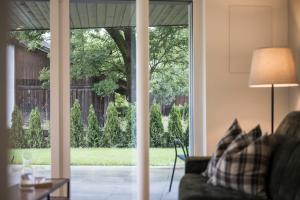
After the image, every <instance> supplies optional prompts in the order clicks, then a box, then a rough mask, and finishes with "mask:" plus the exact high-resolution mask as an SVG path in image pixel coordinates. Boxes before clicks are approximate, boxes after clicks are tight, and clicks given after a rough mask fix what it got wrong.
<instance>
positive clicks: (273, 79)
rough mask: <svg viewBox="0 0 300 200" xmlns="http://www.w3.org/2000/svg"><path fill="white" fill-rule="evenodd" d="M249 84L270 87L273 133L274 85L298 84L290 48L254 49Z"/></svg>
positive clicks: (272, 127) (272, 130) (288, 85)
mask: <svg viewBox="0 0 300 200" xmlns="http://www.w3.org/2000/svg"><path fill="white" fill-rule="evenodd" d="M249 86H250V87H270V88H271V133H274V87H292V86H298V81H297V77H296V68H295V62H294V57H293V53H292V50H291V49H289V48H263V49H257V50H255V51H254V53H253V58H252V65H251V71H250V79H249Z"/></svg>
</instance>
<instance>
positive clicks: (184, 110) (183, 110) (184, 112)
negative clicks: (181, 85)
mask: <svg viewBox="0 0 300 200" xmlns="http://www.w3.org/2000/svg"><path fill="white" fill-rule="evenodd" d="M178 108H179V110H180V116H181V118H182V120H188V119H189V106H188V104H186V103H185V104H184V105H183V106H182V105H179V106H178Z"/></svg>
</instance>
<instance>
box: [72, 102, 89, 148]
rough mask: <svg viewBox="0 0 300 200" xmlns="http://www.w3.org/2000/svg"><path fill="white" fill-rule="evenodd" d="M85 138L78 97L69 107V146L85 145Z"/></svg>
mask: <svg viewBox="0 0 300 200" xmlns="http://www.w3.org/2000/svg"><path fill="white" fill-rule="evenodd" d="M85 146H86V138H85V133H84V130H83V123H82V117H81V107H80V103H79V101H78V99H76V100H75V101H74V104H73V106H72V108H71V147H85Z"/></svg>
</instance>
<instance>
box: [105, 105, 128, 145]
mask: <svg viewBox="0 0 300 200" xmlns="http://www.w3.org/2000/svg"><path fill="white" fill-rule="evenodd" d="M122 137H123V136H122V133H121V128H120V121H119V117H118V112H117V109H116V107H115V106H114V104H113V103H112V102H110V103H109V104H108V107H107V110H106V121H105V124H104V133H103V138H102V146H103V147H116V146H120V145H121V143H122V141H123V138H122Z"/></svg>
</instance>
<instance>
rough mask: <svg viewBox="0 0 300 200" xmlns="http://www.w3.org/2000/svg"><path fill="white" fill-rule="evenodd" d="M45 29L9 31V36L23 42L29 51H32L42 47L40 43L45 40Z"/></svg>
mask: <svg viewBox="0 0 300 200" xmlns="http://www.w3.org/2000/svg"><path fill="white" fill-rule="evenodd" d="M45 33H46V31H39V30H35V31H15V32H11V36H12V37H15V38H16V39H17V40H19V41H21V42H24V43H25V44H26V46H27V48H28V50H29V51H34V50H36V49H38V48H41V47H42V43H43V41H44V40H45V37H44V34H45Z"/></svg>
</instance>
